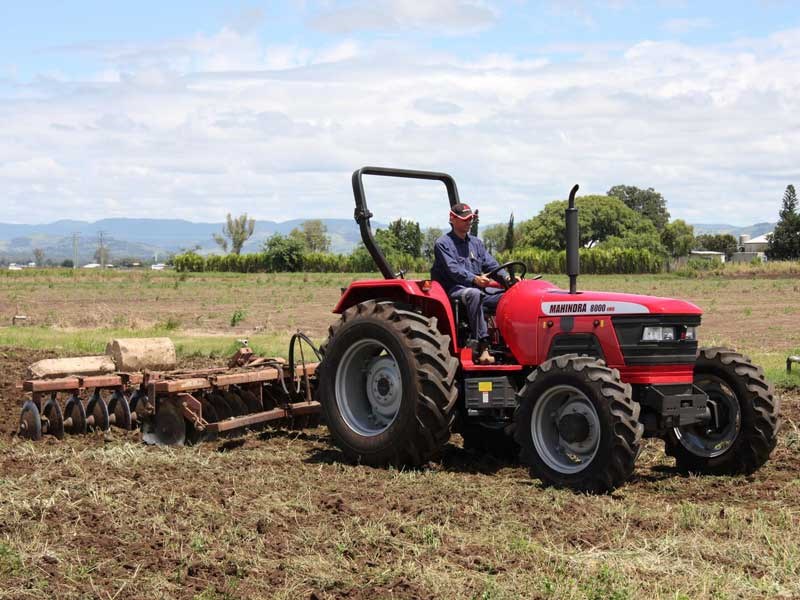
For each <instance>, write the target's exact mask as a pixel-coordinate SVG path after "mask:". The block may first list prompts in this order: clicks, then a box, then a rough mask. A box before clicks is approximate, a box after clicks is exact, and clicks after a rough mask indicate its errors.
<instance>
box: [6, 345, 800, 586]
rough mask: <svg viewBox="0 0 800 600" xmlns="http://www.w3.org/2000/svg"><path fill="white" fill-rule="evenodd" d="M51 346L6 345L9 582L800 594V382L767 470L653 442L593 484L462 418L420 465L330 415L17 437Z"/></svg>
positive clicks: (787, 402)
mask: <svg viewBox="0 0 800 600" xmlns="http://www.w3.org/2000/svg"><path fill="white" fill-rule="evenodd" d="M50 356H52V353H48V352H33V351H27V350H26V351H22V350H14V349H9V348H5V349H0V357H2V361H0V598H54V597H58V598H106V599H110V598H139V597H151V598H204V599H211V598H262V597H264V598H266V597H277V598H517V597H528V598H597V599H599V598H633V597H637V598H638V597H642V598H689V597H691V598H712V597H713V598H726V597H730V598H734V597H736V598H739V597H758V598H772V597H786V598H795V597H800V541H798V539H797V536H796V535H795V533H796V532H797V531H798V530H800V474H799V473H798V467H799V466H800V430H799V429H798V427H799V426H800V393H797V392H787V393H784V394H783V402H784V414H785V417H784V425H783V428H782V432H781V437H780V443H779V446H778V448H777V449H776V450H775V452H774V454H773V456H772V459H771V461H770V462H769V463H768V464H767V465H766V466H765V467H764V468H762V469H761V470H760V471H759V472H757V473H756V474H754V475H752V476H748V477H685V476H681V475H679V474H678V473H676V472H675V470H674V468H673V465H672V461H671V460H670V459H667V458H665V457H664V455H663V444H661V443H660V442H656V441H651V442H648V443H647V445H646V447H645V449H644V451H643V453H642V455H641V456H640V458H639V461H638V463H637V470H636V474H635V477H634V478H633V480H632V481H631V482H630V483H629V484H628V485H626V486H624V487H623V488H621V489H619V490H618V491H616V492H615V493H614V494H613V495H609V496H584V495H577V494H573V493H570V492H568V491H564V490H553V489H549V488H545V487H543V486H542V485H541V484H540V483H539V482H538V481H536V480H532V479H530V478H529V477H528V475H527V473H526V472H525V470H524V469H523V468H521V467H520V466H518V465H516V464H513V463H506V462H498V461H496V460H494V459H492V458H490V457H487V456H476V455H472V454H469V453H467V452H465V451H464V450H463V449H462V447H461V440H460V438H459V437H458V436H454V437H453V439H452V440H451V443H450V445H448V447H447V449H446V452H445V455H444V459H443V460H442V461H441V462H440V463H436V464H431V465H430V466H428V467H427V468H424V469H420V470H409V471H395V470H392V469H374V468H368V467H364V466H361V465H355V464H352V463H351V462H349V461H347V460H346V459H345V458H344V457H343V456H342V455H341V453H340V452H339V451H338V450H336V449H335V447H334V446H333V445H332V443H331V441H330V439H329V437H328V434H327V431H326V430H325V429H324V428H317V429H313V430H309V431H306V432H289V431H285V430H281V429H275V430H268V431H265V432H262V433H250V434H248V435H247V436H245V437H243V438H240V439H237V440H229V441H224V442H223V441H218V442H213V443H211V442H210V443H206V444H203V445H201V446H199V447H194V448H174V449H160V448H149V447H145V446H144V445H142V444H141V443H139V442H138V434H137V433H135V432H129V433H124V432H119V431H117V430H112V431H111V432H110V433H108V434H105V435H103V434H96V435H89V436H82V437H71V438H68V439H65V440H64V441H62V442H58V441H56V440H53V439H45V440H43V441H40V442H37V443H33V442H27V441H23V440H20V439H17V438H16V437H14V436H13V435H12V434H11V432H12V431H13V430H14V429H16V418H17V416H16V415H17V414H18V408H19V406H20V401H21V398H22V395H21V392H20V391H19V390H16V389H15V388H14V383H15V382H16V381H18V380H19V379H21V378H22V377H23V375H24V370H25V367H26V366H27V365H28V364H29V363H30V362H33V361H35V360H38V359H40V358H46V357H50ZM191 366H199V365H198V364H197V363H196V362H195V363H194V364H192V365H191Z"/></svg>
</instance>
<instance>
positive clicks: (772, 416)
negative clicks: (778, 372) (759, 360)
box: [665, 348, 780, 475]
mask: <svg viewBox="0 0 800 600" xmlns="http://www.w3.org/2000/svg"><path fill="white" fill-rule="evenodd" d="M694 383H695V385H696V386H698V387H699V388H701V389H702V390H703V391H705V392H706V393H707V394H708V395H709V399H710V400H711V401H713V402H714V405H713V406H714V412H715V413H716V414H717V419H716V420H715V421H712V424H708V425H689V426H686V427H676V428H675V429H672V430H670V431H669V432H668V433H667V437H666V439H665V448H666V452H667V454H668V455H670V456H674V457H675V462H676V465H677V467H678V469H679V470H680V471H683V472H693V473H709V474H716V475H733V474H738V473H752V472H754V471H756V470H757V469H758V468H759V467H761V465H763V464H764V463H765V462H767V460H768V459H769V456H770V454H771V453H772V451H773V450H774V448H775V444H776V443H777V434H778V428H779V425H780V400H779V399H778V398H777V397H775V395H774V390H773V387H772V384H770V383H769V382H768V381H767V380H766V378H765V377H764V371H763V370H762V369H761V367H757V366H756V365H754V364H753V363H752V362H750V359H749V358H747V357H746V356H743V355H742V354H739V353H738V352H735V351H733V350H729V349H727V348H701V349H700V352H699V353H698V356H697V362H696V363H695V368H694Z"/></svg>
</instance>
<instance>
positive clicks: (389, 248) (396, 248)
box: [375, 229, 403, 255]
mask: <svg viewBox="0 0 800 600" xmlns="http://www.w3.org/2000/svg"><path fill="white" fill-rule="evenodd" d="M375 243H376V244H378V248H380V249H381V251H382V252H383V253H384V255H385V254H393V253H396V252H402V251H403V250H402V247H401V244H400V240H399V239H398V238H397V236H396V235H395V234H394V232H393V231H392V230H391V229H378V230H377V231H376V232H375Z"/></svg>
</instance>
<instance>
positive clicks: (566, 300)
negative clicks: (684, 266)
mask: <svg viewBox="0 0 800 600" xmlns="http://www.w3.org/2000/svg"><path fill="white" fill-rule="evenodd" d="M505 295H506V298H504V299H503V304H506V305H508V304H510V303H519V304H525V305H527V306H531V305H535V304H538V305H539V316H541V317H549V316H557V317H561V316H580V315H608V316H613V315H636V314H669V315H701V314H702V313H703V311H702V310H701V309H700V308H699V307H697V306H696V305H694V304H692V303H691V302H686V301H685V300H676V299H674V298H660V297H658V296H643V295H638V294H619V293H616V292H592V291H579V292H578V293H576V294H570V293H569V292H568V291H567V290H562V289H560V288H558V287H556V286H555V285H553V284H552V283H550V282H549V281H544V280H527V281H522V282H520V283H518V284H517V285H515V286H514V287H512V288H511V289H510V290H509V291H508V292H507V293H506V294H505Z"/></svg>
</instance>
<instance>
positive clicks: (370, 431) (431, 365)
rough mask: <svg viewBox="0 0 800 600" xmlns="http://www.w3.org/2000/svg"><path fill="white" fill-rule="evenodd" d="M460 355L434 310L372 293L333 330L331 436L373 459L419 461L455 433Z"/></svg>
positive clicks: (327, 394)
mask: <svg viewBox="0 0 800 600" xmlns="http://www.w3.org/2000/svg"><path fill="white" fill-rule="evenodd" d="M457 369H458V360H457V359H456V358H455V357H453V356H452V355H451V354H450V338H449V336H446V335H443V334H441V333H440V332H439V331H438V329H437V327H436V318H435V317H426V316H424V315H420V314H417V313H415V312H413V311H409V310H404V309H401V308H399V307H398V306H397V305H396V304H394V303H393V302H378V301H374V300H370V301H367V302H362V303H360V304H357V305H355V306H353V307H351V308H349V309H347V310H346V311H345V312H344V313H343V314H342V316H341V319H340V320H339V322H338V323H337V324H335V325H333V326H332V327H331V328H330V331H329V337H328V342H327V344H326V345H325V355H324V358H323V361H322V364H321V365H320V368H319V390H320V402H321V404H322V408H323V410H324V412H325V417H326V420H327V423H328V428H329V430H330V432H331V435H332V436H333V439H334V441H335V442H336V444H337V445H338V446H339V448H340V449H341V450H342V451H343V452H344V453H345V455H347V456H348V457H349V458H351V459H353V460H356V461H359V462H363V463H366V464H369V465H375V466H384V465H394V466H398V467H399V466H419V465H421V464H424V463H426V462H428V461H430V460H433V459H436V458H438V456H439V453H440V452H441V449H442V447H443V446H444V445H445V443H447V440H448V439H449V438H450V428H451V425H452V423H453V417H454V409H455V404H456V399H457V397H458V388H457V386H456V385H455V377H456V372H457Z"/></svg>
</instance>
